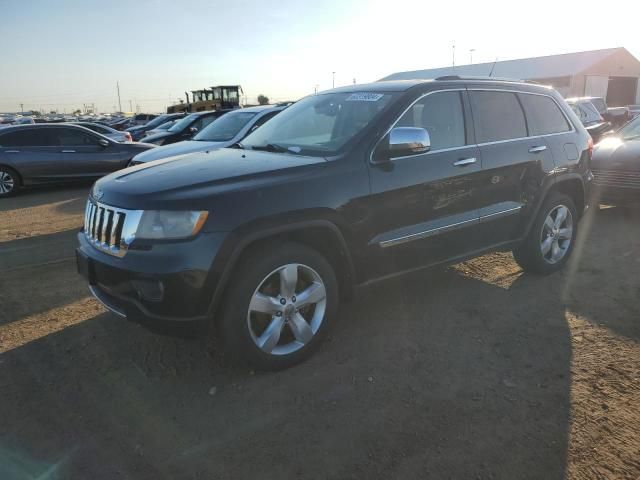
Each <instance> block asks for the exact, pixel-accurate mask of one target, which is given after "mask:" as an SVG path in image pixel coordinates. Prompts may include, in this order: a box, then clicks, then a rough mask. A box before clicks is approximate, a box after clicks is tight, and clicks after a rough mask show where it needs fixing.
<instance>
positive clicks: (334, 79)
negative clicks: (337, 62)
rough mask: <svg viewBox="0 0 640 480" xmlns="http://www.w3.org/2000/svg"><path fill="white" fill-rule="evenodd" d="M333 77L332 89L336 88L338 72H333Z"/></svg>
mask: <svg viewBox="0 0 640 480" xmlns="http://www.w3.org/2000/svg"><path fill="white" fill-rule="evenodd" d="M331 73H332V75H333V80H332V82H331V88H336V72H331Z"/></svg>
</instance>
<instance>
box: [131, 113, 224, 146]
mask: <svg viewBox="0 0 640 480" xmlns="http://www.w3.org/2000/svg"><path fill="white" fill-rule="evenodd" d="M230 111H232V110H230V109H228V110H211V111H207V112H196V113H190V114H189V115H187V116H186V117H184V118H182V119H181V120H180V121H178V122H176V123H175V124H173V125H172V126H171V127H169V129H168V130H167V131H166V132H162V133H156V134H155V135H147V136H145V137H142V141H143V142H146V143H153V144H154V145H169V144H170V143H176V142H181V141H182V140H188V139H189V138H191V137H193V136H194V135H195V134H196V133H198V132H199V131H200V130H202V129H203V128H204V127H206V126H207V125H209V124H210V123H211V122H213V121H214V120H215V119H216V118H218V117H221V116H222V115H224V114H225V113H227V112H230Z"/></svg>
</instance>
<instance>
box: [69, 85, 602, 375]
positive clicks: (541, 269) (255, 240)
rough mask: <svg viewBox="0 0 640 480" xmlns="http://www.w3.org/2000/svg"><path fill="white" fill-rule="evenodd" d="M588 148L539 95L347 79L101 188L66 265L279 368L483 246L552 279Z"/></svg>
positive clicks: (128, 307)
mask: <svg viewBox="0 0 640 480" xmlns="http://www.w3.org/2000/svg"><path fill="white" fill-rule="evenodd" d="M592 145H593V144H592V141H591V138H590V137H589V135H588V133H587V132H586V130H585V129H584V127H583V126H582V125H581V124H580V121H579V120H578V119H577V117H576V116H575V115H574V113H573V112H572V111H571V109H570V108H569V107H568V106H567V104H566V103H565V101H564V100H563V99H562V97H561V96H560V95H559V94H558V93H557V92H555V91H554V90H553V89H550V88H547V87H543V86H540V85H534V84H526V83H519V82H506V81H497V80H495V79H486V80H481V79H477V78H475V79H465V78H463V77H457V76H456V77H442V79H438V80H435V81H419V80H415V81H400V82H376V83H373V84H367V85H352V86H351V85H350V86H348V87H342V88H338V89H334V90H330V91H327V92H323V93H322V94H317V95H312V96H309V97H306V98H304V99H302V100H300V101H298V102H297V103H295V104H294V105H292V106H290V107H289V108H287V109H286V110H284V111H283V112H281V113H280V114H278V115H277V116H276V117H275V118H273V119H271V120H270V121H269V122H267V123H266V124H264V125H263V126H262V127H261V128H258V129H257V130H255V131H254V132H253V133H251V134H250V135H249V136H247V137H246V138H245V139H244V140H243V141H242V143H241V144H240V145H237V148H223V149H219V150H215V151H209V152H198V153H192V154H188V156H189V161H183V159H184V158H185V156H180V157H171V158H167V159H164V160H159V161H156V162H149V163H145V164H142V165H138V166H134V167H131V168H128V169H127V170H125V171H123V172H120V173H115V174H112V175H109V176H108V177H106V178H103V179H101V180H98V181H97V182H96V184H95V185H94V187H93V189H92V190H91V193H90V196H89V199H88V202H87V209H86V217H85V218H86V222H85V226H84V231H83V232H80V233H79V234H78V241H79V244H80V245H79V248H78V250H77V261H78V270H79V272H81V273H82V275H83V276H84V277H85V278H86V279H87V280H88V283H89V285H90V289H91V291H92V292H93V294H94V295H95V296H96V298H98V299H99V300H100V301H101V302H103V303H104V304H105V305H106V306H107V308H109V309H110V310H111V311H113V312H115V313H116V314H118V315H120V316H124V317H127V318H130V319H132V320H137V321H140V322H142V323H145V324H146V325H149V326H151V327H152V328H157V327H159V326H161V325H163V326H164V325H166V324H172V323H173V324H177V325H179V326H180V328H186V326H187V325H197V326H201V325H206V326H207V327H212V326H215V328H214V331H215V332H217V335H219V336H220V337H221V339H222V342H221V345H222V346H223V347H224V348H226V349H227V351H228V352H230V354H231V355H232V356H234V357H238V358H241V359H243V360H245V361H249V362H250V363H251V364H252V365H253V366H254V367H256V368H260V369H278V368H284V367H288V366H291V365H293V364H295V363H297V362H299V361H301V360H303V359H304V358H306V357H307V356H308V355H310V354H311V352H312V351H313V350H314V349H315V348H316V347H317V346H318V345H319V344H320V342H321V340H322V338H323V337H324V336H325V335H326V334H327V331H328V328H329V325H330V324H331V321H332V320H333V319H334V316H335V314H336V310H337V308H338V304H339V302H340V299H341V298H345V297H349V296H350V295H351V294H352V292H353V289H354V288H355V287H356V286H358V285H366V284H370V283H372V282H375V281H378V280H383V279H386V278H389V277H391V276H395V275H399V274H402V273H406V272H411V271H415V270H417V269H419V268H424V267H428V266H432V265H435V264H442V263H449V262H458V261H461V260H462V259H465V258H469V257H473V256H476V255H480V254H483V253H486V252H488V251H493V250H497V249H500V250H508V249H513V251H514V254H515V258H516V261H517V262H518V263H519V264H520V265H521V266H522V267H523V268H524V269H525V270H527V271H532V272H537V273H542V274H549V273H551V272H555V271H557V270H559V269H561V268H562V267H563V266H564V265H565V263H566V262H567V260H568V259H569V257H570V255H571V252H572V250H573V248H574V245H575V239H576V234H577V231H578V221H579V219H580V217H581V215H582V212H583V210H584V209H585V207H586V206H587V205H588V202H587V200H588V195H589V191H590V181H591V171H590V169H589V162H590V155H591V148H592ZM105 225H106V227H105Z"/></svg>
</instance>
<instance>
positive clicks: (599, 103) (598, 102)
mask: <svg viewBox="0 0 640 480" xmlns="http://www.w3.org/2000/svg"><path fill="white" fill-rule="evenodd" d="M590 100H591V103H593V105H594V106H595V107H596V110H598V113H606V112H607V104H606V103H604V99H603V98H600V97H594V98H591V99H590Z"/></svg>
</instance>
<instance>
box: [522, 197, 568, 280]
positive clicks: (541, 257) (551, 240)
mask: <svg viewBox="0 0 640 480" xmlns="http://www.w3.org/2000/svg"><path fill="white" fill-rule="evenodd" d="M577 232H578V214H577V210H576V207H575V204H574V203H573V200H572V199H571V198H570V197H568V196H567V195H564V194H561V193H557V192H555V193H552V194H551V195H550V196H549V198H548V199H547V200H546V201H545V202H544V204H543V205H542V208H541V209H540V211H539V212H538V216H537V218H536V220H535V222H534V224H533V226H532V228H531V231H530V232H529V235H528V237H527V238H526V239H525V241H524V242H523V243H522V244H521V245H520V246H519V247H518V248H516V249H515V250H514V251H513V256H514V257H515V259H516V261H517V262H518V264H519V265H520V266H521V267H522V268H523V270H525V271H530V272H535V273H542V274H549V273H553V272H556V271H558V270H560V269H561V268H562V267H563V266H564V264H565V263H566V262H567V261H568V260H569V257H570V255H571V252H572V251H573V247H574V245H575V239H576V235H577Z"/></svg>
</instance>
